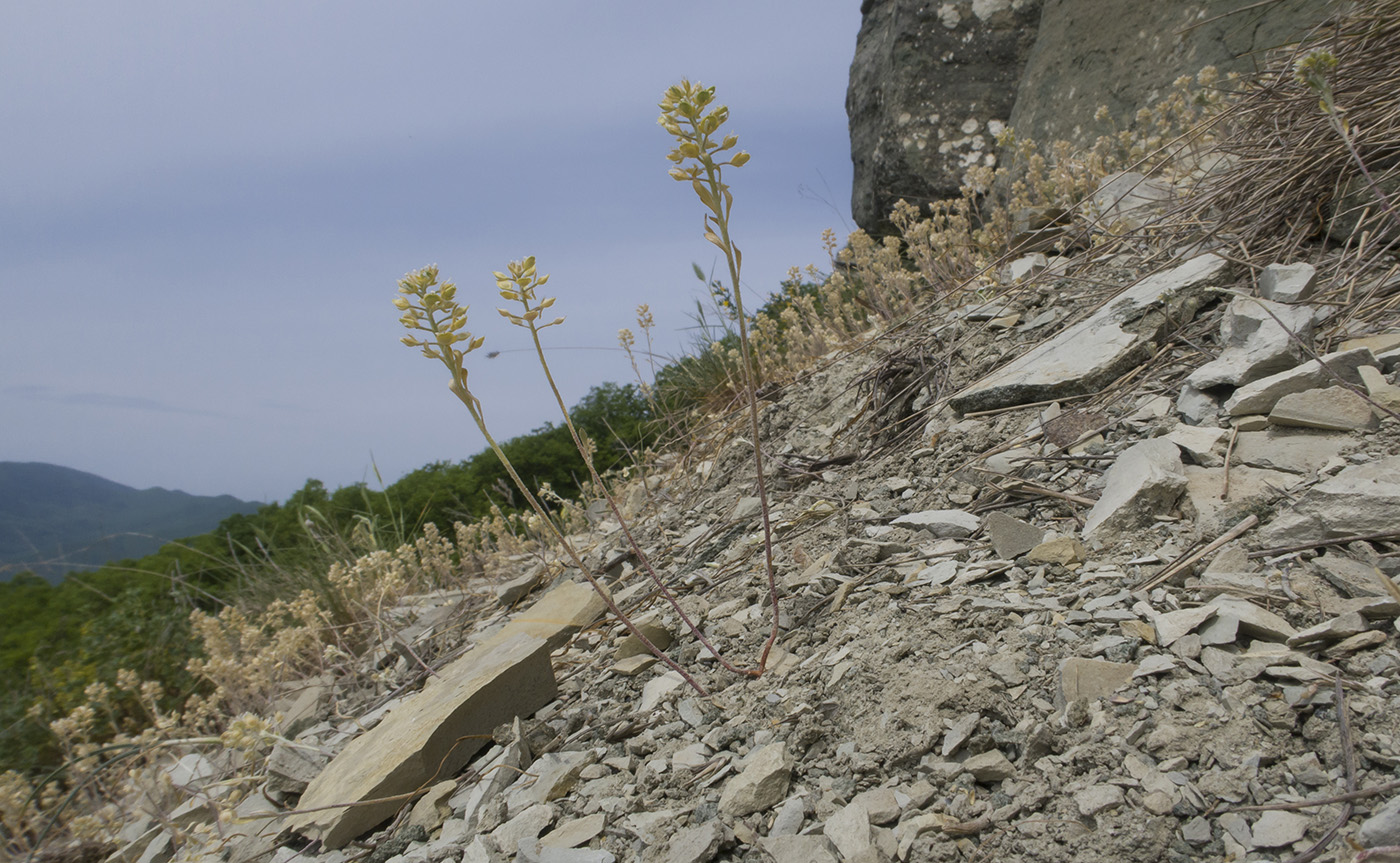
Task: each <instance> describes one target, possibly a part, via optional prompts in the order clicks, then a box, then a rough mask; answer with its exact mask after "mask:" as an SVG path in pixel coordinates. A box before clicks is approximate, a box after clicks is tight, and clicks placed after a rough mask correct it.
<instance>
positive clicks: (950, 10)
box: [846, 0, 1040, 233]
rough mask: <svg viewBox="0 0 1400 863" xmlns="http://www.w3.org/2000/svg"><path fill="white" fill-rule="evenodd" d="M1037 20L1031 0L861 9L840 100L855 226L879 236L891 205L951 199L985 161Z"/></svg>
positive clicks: (893, 1)
mask: <svg viewBox="0 0 1400 863" xmlns="http://www.w3.org/2000/svg"><path fill="white" fill-rule="evenodd" d="M1039 14H1040V3H1039V2H1038V0H1031V2H1021V3H1017V4H1015V5H1014V7H1013V5H1012V4H1011V3H988V2H985V0H979V2H977V3H968V2H954V3H944V4H942V5H933V4H928V3H919V2H914V0H883V2H873V0H866V2H864V3H862V5H861V25H860V33H859V34H858V35H857V36H856V50H855V57H854V59H853V60H852V61H851V74H850V86H849V89H848V90H847V95H846V113H847V115H848V117H849V118H850V135H851V161H852V163H853V166H854V169H855V175H854V177H853V182H852V189H851V212H852V214H853V216H854V217H855V222H856V224H857V225H859V226H860V227H861V228H863V229H865V230H866V231H869V232H871V233H882V232H883V231H884V230H886V229H887V225H888V223H887V221H886V220H887V219H888V217H889V215H890V211H891V210H892V209H894V205H895V202H896V201H898V200H900V199H904V200H907V201H910V202H913V203H920V204H921V203H924V202H927V201H934V200H939V199H941V198H951V197H957V196H958V194H959V189H960V187H961V186H962V183H963V175H964V173H965V172H966V171H967V169H968V168H969V167H971V166H973V165H981V164H990V163H992V162H993V161H994V160H993V157H992V152H993V148H994V139H995V138H996V135H997V132H998V131H999V130H1000V129H1001V127H1002V125H1003V124H1004V123H1005V121H1006V120H1007V118H1008V117H1009V116H1010V115H1011V106H1012V103H1013V102H1014V100H1015V98H1016V81H1017V80H1018V79H1019V78H1020V75H1021V67H1022V65H1023V63H1024V62H1025V57H1026V54H1027V53H1028V52H1029V50H1030V47H1031V42H1032V40H1033V39H1034V38H1035V28H1036V22H1037V20H1038V17H1039Z"/></svg>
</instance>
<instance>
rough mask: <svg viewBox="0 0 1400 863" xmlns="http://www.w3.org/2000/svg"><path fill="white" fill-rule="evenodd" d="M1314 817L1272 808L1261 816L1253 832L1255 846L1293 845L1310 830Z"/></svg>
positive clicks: (1255, 823)
mask: <svg viewBox="0 0 1400 863" xmlns="http://www.w3.org/2000/svg"><path fill="white" fill-rule="evenodd" d="M1310 824H1312V819H1311V818H1309V817H1308V816H1306V815H1302V814H1299V813H1297V812H1281V811H1279V810H1276V809H1274V810H1270V811H1268V812H1265V813H1264V814H1263V815H1260V816H1259V820H1258V821H1255V822H1254V824H1253V826H1252V828H1251V832H1252V833H1253V834H1254V847H1256V848H1281V847H1283V846H1284V845H1292V844H1293V843H1294V842H1297V841H1298V840H1299V839H1302V838H1303V836H1304V835H1305V834H1306V833H1307V832H1308V825H1310Z"/></svg>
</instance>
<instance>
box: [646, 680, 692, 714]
mask: <svg viewBox="0 0 1400 863" xmlns="http://www.w3.org/2000/svg"><path fill="white" fill-rule="evenodd" d="M684 685H685V678H684V677H681V676H680V675H679V674H677V673H676V671H675V670H674V669H673V670H671V671H667V672H666V673H665V674H659V675H657V676H656V677H653V678H652V679H651V680H648V681H647V682H646V683H645V684H644V685H643V686H642V700H641V703H639V704H638V705H637V712H638V713H650V712H651V711H653V710H655V709H656V707H657V705H659V704H660V703H661V702H662V701H664V700H665V699H666V696H667V695H670V694H671V693H672V692H675V691H676V690H677V689H680V688H681V687H682V686H684Z"/></svg>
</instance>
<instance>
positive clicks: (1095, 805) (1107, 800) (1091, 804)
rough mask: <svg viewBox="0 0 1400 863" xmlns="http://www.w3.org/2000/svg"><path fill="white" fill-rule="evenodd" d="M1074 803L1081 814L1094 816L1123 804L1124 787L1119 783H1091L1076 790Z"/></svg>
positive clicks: (1088, 816) (1089, 816)
mask: <svg viewBox="0 0 1400 863" xmlns="http://www.w3.org/2000/svg"><path fill="white" fill-rule="evenodd" d="M1074 805H1075V808H1076V809H1078V810H1079V814H1080V815H1083V816H1085V817H1087V818H1092V817H1094V816H1095V815H1098V814H1099V813H1100V812H1103V811H1104V810H1107V809H1117V808H1118V807H1119V806H1122V805H1123V789H1122V788H1119V787H1118V786H1117V785H1090V786H1089V787H1088V788H1085V789H1084V790H1083V791H1078V792H1075V795H1074Z"/></svg>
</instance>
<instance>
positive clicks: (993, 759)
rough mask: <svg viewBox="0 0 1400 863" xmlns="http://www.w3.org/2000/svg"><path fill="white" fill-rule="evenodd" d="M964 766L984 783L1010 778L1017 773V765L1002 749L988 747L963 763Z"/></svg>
mask: <svg viewBox="0 0 1400 863" xmlns="http://www.w3.org/2000/svg"><path fill="white" fill-rule="evenodd" d="M962 768H963V769H964V770H966V771H967V772H968V773H971V774H972V777H973V778H974V779H976V780H977V781H978V782H981V783H982V784H983V785H989V784H991V783H993V782H1000V781H1002V780H1003V779H1010V778H1011V777H1013V776H1015V775H1016V765H1014V764H1012V763H1011V759H1009V758H1007V757H1006V755H1005V753H1003V752H1002V751H1001V750H1000V749H988V750H987V751H986V752H982V753H979V754H977V755H973V756H972V757H971V758H968V759H967V760H966V761H964V762H963V763H962Z"/></svg>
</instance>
